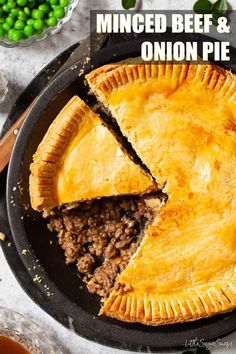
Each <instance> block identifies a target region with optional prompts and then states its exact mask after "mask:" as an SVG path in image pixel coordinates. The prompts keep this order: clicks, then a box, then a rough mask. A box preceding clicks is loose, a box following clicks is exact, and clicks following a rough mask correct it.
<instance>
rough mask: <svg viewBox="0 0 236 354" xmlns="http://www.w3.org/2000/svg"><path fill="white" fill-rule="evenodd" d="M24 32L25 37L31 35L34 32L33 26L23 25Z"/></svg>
mask: <svg viewBox="0 0 236 354" xmlns="http://www.w3.org/2000/svg"><path fill="white" fill-rule="evenodd" d="M24 34H25V35H26V36H27V37H30V36H33V34H34V28H33V27H32V26H30V25H26V26H25V27H24Z"/></svg>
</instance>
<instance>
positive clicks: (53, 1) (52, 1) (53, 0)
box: [49, 0, 58, 5]
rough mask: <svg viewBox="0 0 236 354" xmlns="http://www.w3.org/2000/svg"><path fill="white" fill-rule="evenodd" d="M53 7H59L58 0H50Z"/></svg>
mask: <svg viewBox="0 0 236 354" xmlns="http://www.w3.org/2000/svg"><path fill="white" fill-rule="evenodd" d="M49 2H50V4H51V5H58V0H49Z"/></svg>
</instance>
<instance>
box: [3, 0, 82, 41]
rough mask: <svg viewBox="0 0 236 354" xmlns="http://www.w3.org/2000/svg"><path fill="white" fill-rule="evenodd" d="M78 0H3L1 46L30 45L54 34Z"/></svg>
mask: <svg viewBox="0 0 236 354" xmlns="http://www.w3.org/2000/svg"><path fill="white" fill-rule="evenodd" d="M77 3H78V0H0V45H3V46H5V47H15V46H28V45H30V44H31V43H33V42H36V41H40V40H42V39H44V38H46V37H47V36H49V35H51V34H55V33H57V32H58V31H60V29H61V28H62V26H63V25H64V23H66V22H67V21H68V20H69V19H70V17H71V15H72V12H73V10H74V8H75V7H76V5H77Z"/></svg>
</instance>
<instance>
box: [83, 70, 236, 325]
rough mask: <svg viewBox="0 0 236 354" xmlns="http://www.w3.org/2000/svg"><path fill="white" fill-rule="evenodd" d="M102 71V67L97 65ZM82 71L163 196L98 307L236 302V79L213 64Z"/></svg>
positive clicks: (192, 312)
mask: <svg viewBox="0 0 236 354" xmlns="http://www.w3.org/2000/svg"><path fill="white" fill-rule="evenodd" d="M100 70H101V69H100ZM98 73H99V71H98V72H97V75H95V76H96V80H95V81H93V80H91V77H92V75H94V73H93V74H89V75H88V76H87V80H88V82H89V84H90V86H91V88H92V90H93V92H94V93H95V94H96V96H97V97H98V98H99V99H100V100H101V101H102V103H103V104H104V105H105V106H106V107H108V108H109V110H110V111H111V113H112V115H113V116H114V117H115V118H116V120H117V122H118V124H119V126H120V128H121V131H122V133H123V134H124V135H125V136H126V137H127V138H128V140H129V142H130V143H131V144H132V146H133V148H134V149H135V151H136V152H137V154H138V155H139V157H140V158H141V159H142V161H143V162H144V163H145V164H146V165H147V167H148V168H149V169H150V171H151V173H152V174H153V176H154V177H155V178H156V179H157V182H158V183H159V184H160V185H161V186H164V185H165V191H166V192H167V193H168V195H169V200H168V202H167V204H166V206H165V207H164V208H163V209H162V210H161V212H160V214H159V215H158V216H157V220H156V221H155V224H154V225H153V226H152V227H150V229H149V230H148V232H147V234H146V236H145V237H144V240H143V242H142V244H141V246H140V248H139V249H138V251H137V253H136V254H135V255H134V256H133V258H132V259H131V261H130V263H129V265H128V267H127V268H126V269H125V270H124V271H123V272H122V273H121V274H120V276H119V277H118V282H119V283H120V284H121V285H122V286H123V287H125V286H126V285H128V288H130V289H131V290H129V291H128V292H126V293H125V292H123V293H122V291H117V290H114V291H113V292H112V293H111V294H110V296H109V297H108V299H106V301H105V303H104V306H103V308H102V310H101V313H104V314H106V315H108V316H111V317H115V318H118V319H121V320H123V321H129V322H141V323H144V324H148V325H160V324H170V323H176V322H185V321H192V320H195V319H198V318H203V317H208V316H212V315H214V314H217V313H221V312H226V311H231V310H233V309H234V308H235V307H236V279H235V269H236V268H235V266H236V252H235V246H236V221H235V220H236V210H235V209H236V208H235V196H236V183H235V182H236V135H235V133H236V80H235V76H234V75H233V74H232V73H230V72H227V71H225V70H223V69H221V68H218V67H216V66H214V65H211V64H207V65H206V64H201V65H196V64H177V65H175V64H166V65H158V64H151V65H150V64H146V65H145V64H134V65H132V64H130V65H125V64H123V65H120V66H119V67H116V68H112V70H107V69H106V72H103V71H102V70H101V73H100V74H98Z"/></svg>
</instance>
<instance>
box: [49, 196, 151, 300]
mask: <svg viewBox="0 0 236 354" xmlns="http://www.w3.org/2000/svg"><path fill="white" fill-rule="evenodd" d="M146 198H147V197H132V198H131V197H123V198H121V197H116V198H115V197H114V198H102V199H100V200H93V201H89V202H81V203H79V204H77V205H76V207H75V208H74V209H71V208H69V209H68V208H67V209H63V210H61V211H58V212H57V215H54V216H50V223H49V229H50V230H52V231H53V230H55V231H56V232H57V235H58V241H59V244H60V245H61V247H62V249H63V251H64V253H65V258H66V263H67V264H70V263H73V262H76V264H77V268H78V270H79V272H80V273H81V274H82V275H83V276H84V280H85V281H86V283H87V288H88V290H89V291H90V292H91V293H96V294H99V295H100V296H107V295H108V294H109V292H110V291H111V289H112V288H113V286H114V283H115V279H116V277H117V275H118V274H119V273H120V272H121V271H123V270H124V269H125V268H126V266H127V264H128V262H129V260H130V258H131V256H132V255H133V254H134V252H135V251H136V250H137V248H138V246H139V245H140V242H141V240H142V236H143V230H144V228H145V227H146V226H147V225H148V224H150V223H151V222H152V220H153V209H152V208H151V207H149V206H148V205H147V204H146V202H145V200H146Z"/></svg>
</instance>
